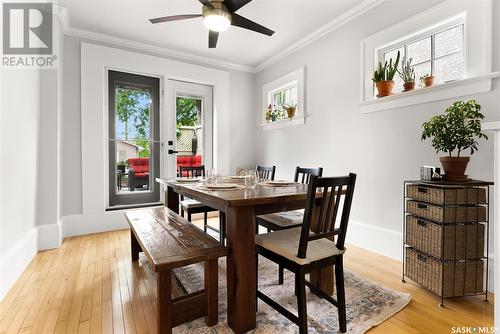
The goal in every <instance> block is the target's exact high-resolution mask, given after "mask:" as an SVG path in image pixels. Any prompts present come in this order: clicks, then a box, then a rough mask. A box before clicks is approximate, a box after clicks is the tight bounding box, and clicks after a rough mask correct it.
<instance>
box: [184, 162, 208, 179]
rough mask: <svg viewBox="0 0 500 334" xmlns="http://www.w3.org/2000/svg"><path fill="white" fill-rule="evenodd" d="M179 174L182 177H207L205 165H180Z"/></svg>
mask: <svg viewBox="0 0 500 334" xmlns="http://www.w3.org/2000/svg"><path fill="white" fill-rule="evenodd" d="M179 175H180V176H181V177H187V178H195V177H200V176H202V177H205V165H202V166H196V167H194V166H179Z"/></svg>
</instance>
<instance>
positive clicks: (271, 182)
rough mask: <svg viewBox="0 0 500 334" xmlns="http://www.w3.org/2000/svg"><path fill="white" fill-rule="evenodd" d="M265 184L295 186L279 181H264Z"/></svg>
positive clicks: (288, 182)
mask: <svg viewBox="0 0 500 334" xmlns="http://www.w3.org/2000/svg"><path fill="white" fill-rule="evenodd" d="M266 183H267V184H268V185H270V186H277V187H279V186H292V185H295V184H296V183H295V182H291V181H285V180H279V181H266Z"/></svg>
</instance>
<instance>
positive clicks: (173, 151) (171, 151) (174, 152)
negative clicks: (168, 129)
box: [168, 149, 179, 154]
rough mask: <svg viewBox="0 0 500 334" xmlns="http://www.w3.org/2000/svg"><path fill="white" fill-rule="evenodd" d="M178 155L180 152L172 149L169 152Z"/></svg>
mask: <svg viewBox="0 0 500 334" xmlns="http://www.w3.org/2000/svg"><path fill="white" fill-rule="evenodd" d="M176 153H179V151H175V150H172V149H169V150H168V154H176Z"/></svg>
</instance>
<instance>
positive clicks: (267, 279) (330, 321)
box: [139, 253, 411, 334]
mask: <svg viewBox="0 0 500 334" xmlns="http://www.w3.org/2000/svg"><path fill="white" fill-rule="evenodd" d="M139 261H140V263H141V265H142V267H143V268H144V270H145V272H146V275H147V277H148V279H150V280H152V281H153V282H152V283H153V284H155V285H154V286H156V273H155V272H154V271H153V270H152V267H151V266H150V265H149V263H148V261H147V259H146V257H145V256H144V255H143V254H142V253H141V254H140V258H139ZM174 276H175V277H174V287H177V288H178V289H179V288H180V287H181V286H182V289H183V290H184V291H186V292H188V293H191V292H195V291H198V290H201V289H203V265H201V264H198V265H191V266H188V267H184V268H179V269H175V270H174ZM277 283H278V267H277V265H276V264H274V263H272V262H270V261H268V260H266V259H265V258H262V257H261V258H260V259H259V290H260V291H262V292H263V293H265V294H266V295H268V296H270V297H271V298H272V299H274V300H275V301H277V302H278V303H280V304H281V305H283V306H285V307H286V308H287V309H288V310H289V311H291V312H293V313H294V314H297V306H296V305H297V299H296V297H295V295H294V275H293V274H292V273H290V272H288V271H287V270H285V283H284V284H283V285H278V284H277ZM345 289H346V301H347V306H346V307H347V332H348V333H353V334H358V333H359V334H361V333H364V332H366V331H367V330H368V329H370V328H371V327H373V326H376V325H378V324H380V323H382V322H384V321H385V320H387V319H388V318H390V317H392V316H393V315H394V314H396V313H397V312H399V311H400V310H401V309H402V308H404V307H405V306H406V305H408V303H409V302H410V299H411V295H410V294H408V293H401V292H397V291H394V290H391V289H388V288H385V287H382V286H380V285H378V284H377V283H375V282H373V281H370V280H368V279H366V278H364V277H361V276H359V275H357V274H355V273H353V272H350V271H345ZM306 294H307V314H308V325H309V333H339V331H338V328H339V327H338V313H337V308H336V307H334V306H333V305H331V304H330V303H328V302H326V301H324V300H323V299H321V298H319V297H317V296H316V295H314V294H312V293H311V292H310V291H309V289H308V288H306ZM226 296H227V294H226V261H225V259H220V260H219V323H218V324H217V325H215V326H213V327H207V326H206V325H205V322H204V319H203V318H200V319H197V320H195V321H192V322H190V323H187V324H183V325H180V326H178V327H175V328H174V330H173V332H174V333H178V334H188V333H189V334H192V333H196V334H202V333H203V334H205V333H207V334H208V333H232V330H231V329H230V328H229V326H228V325H227V313H226ZM251 333H259V334H260V333H298V327H297V326H296V325H295V324H294V323H292V322H291V321H289V320H288V319H287V318H285V317H284V316H282V315H280V314H279V313H278V312H276V311H275V310H274V309H272V308H271V307H269V306H268V305H267V304H265V303H264V302H262V301H261V300H259V304H258V312H257V328H256V329H255V330H254V331H252V332H251Z"/></svg>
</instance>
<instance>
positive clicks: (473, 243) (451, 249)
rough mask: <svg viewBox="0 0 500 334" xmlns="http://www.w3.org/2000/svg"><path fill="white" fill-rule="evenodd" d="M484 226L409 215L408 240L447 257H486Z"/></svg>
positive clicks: (440, 257) (437, 254)
mask: <svg viewBox="0 0 500 334" xmlns="http://www.w3.org/2000/svg"><path fill="white" fill-rule="evenodd" d="M484 230H485V228H484V225H483V224H478V223H469V224H467V225H465V224H449V225H440V224H436V223H432V222H428V221H425V220H422V219H418V218H416V217H413V216H409V215H408V216H406V244H407V245H409V246H412V247H415V248H417V249H418V250H420V251H422V252H425V253H427V254H429V255H432V256H434V257H436V258H439V259H444V260H455V259H465V258H466V255H467V258H468V259H471V258H480V257H483V256H484ZM466 231H467V235H466V234H465V232H466ZM443 232H444V245H443V240H442V239H441V238H442V235H443ZM466 244H467V249H466V247H465V245H466ZM443 246H444V249H443ZM466 250H467V254H466Z"/></svg>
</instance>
